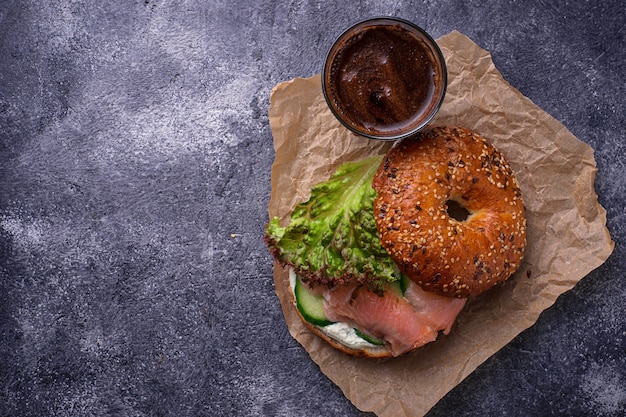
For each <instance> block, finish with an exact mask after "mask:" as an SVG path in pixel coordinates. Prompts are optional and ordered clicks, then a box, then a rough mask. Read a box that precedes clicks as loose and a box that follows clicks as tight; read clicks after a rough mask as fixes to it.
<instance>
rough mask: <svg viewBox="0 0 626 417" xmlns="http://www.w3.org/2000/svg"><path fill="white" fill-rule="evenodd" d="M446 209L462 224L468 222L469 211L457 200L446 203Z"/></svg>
mask: <svg viewBox="0 0 626 417" xmlns="http://www.w3.org/2000/svg"><path fill="white" fill-rule="evenodd" d="M446 207H447V209H446V210H447V212H448V215H449V216H450V217H452V218H453V219H455V220H458V221H460V222H464V221H465V220H467V218H468V217H469V215H470V212H469V210H468V209H466V208H465V207H464V206H463V205H462V204H461V203H459V202H458V201H456V200H448V201H446Z"/></svg>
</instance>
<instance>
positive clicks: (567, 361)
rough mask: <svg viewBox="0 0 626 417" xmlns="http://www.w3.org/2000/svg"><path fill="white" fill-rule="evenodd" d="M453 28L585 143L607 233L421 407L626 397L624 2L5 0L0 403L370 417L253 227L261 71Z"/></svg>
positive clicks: (262, 105) (272, 73)
mask: <svg viewBox="0 0 626 417" xmlns="http://www.w3.org/2000/svg"><path fill="white" fill-rule="evenodd" d="M374 15H395V16H399V17H403V18H406V19H409V20H412V21H414V22H415V23H417V24H419V25H421V26H423V27H425V28H426V29H427V30H428V31H430V33H431V34H432V35H433V36H434V37H439V36H442V35H444V34H446V33H448V32H450V31H451V30H454V29H457V30H459V31H461V32H463V33H465V34H466V35H468V36H469V37H470V38H472V39H473V40H474V41H475V42H476V43H478V44H479V45H480V46H482V47H483V48H485V49H487V50H489V51H490V52H491V53H492V55H493V59H494V62H495V64H496V66H497V67H498V68H499V69H500V71H501V72H502V73H503V75H504V77H505V78H506V79H507V80H508V81H509V82H510V83H511V84H512V85H513V86H515V87H516V88H518V89H519V90H520V91H521V92H522V93H523V94H525V95H526V96H528V97H529V98H530V99H532V100H533V101H534V102H535V103H536V104H538V105H539V106H541V107H542V108H543V109H544V110H546V111H547V112H548V113H550V114H552V115H553V116H554V117H556V118H557V119H559V120H560V121H561V122H562V123H563V124H564V125H565V126H567V127H568V128H569V129H570V130H571V131H572V132H573V133H574V134H575V135H576V136H577V137H578V138H580V139H581V140H582V141H584V142H586V143H588V144H589V145H591V146H592V147H593V148H594V149H595V156H596V159H597V163H598V167H599V171H598V174H597V177H596V190H597V192H598V195H599V200H600V203H601V204H602V205H603V206H604V207H606V209H607V217H608V227H609V229H610V231H611V233H612V236H613V239H614V240H615V242H616V246H615V251H614V253H613V255H612V256H611V258H610V259H609V260H608V262H607V263H606V264H604V265H603V266H602V267H600V268H599V269H597V270H596V271H594V272H592V273H591V274H590V275H589V276H588V277H586V278H585V279H584V280H582V281H581V282H580V284H579V285H577V286H576V287H575V288H574V289H573V290H572V291H570V292H568V293H566V294H565V295H563V296H562V297H561V298H559V300H558V301H557V303H556V304H555V305H554V306H553V307H552V308H550V309H549V310H547V311H546V312H545V313H544V314H543V315H542V316H541V318H540V319H539V321H538V323H537V324H536V325H535V326H534V327H532V328H531V329H529V330H528V331H525V332H524V333H522V334H521V335H520V336H519V337H517V338H516V339H515V340H514V341H513V342H512V343H510V344H509V345H508V346H507V347H505V348H504V349H503V350H502V351H500V352H499V353H498V354H496V355H495V356H494V357H492V358H491V359H490V360H488V361H487V362H486V363H485V364H483V365H482V366H481V367H480V368H479V369H478V370H476V371H475V372H474V373H473V374H472V375H471V376H470V377H469V378H467V379H466V380H465V381H464V382H462V383H461V384H460V385H459V386H458V387H457V388H455V389H454V390H453V391H452V392H451V393H450V394H449V395H447V396H446V397H445V398H444V399H443V400H442V401H441V402H440V403H439V404H438V405H437V406H436V407H435V408H433V409H432V410H431V412H430V414H429V415H430V416H449V415H458V416H484V415H509V416H543V415H568V416H569V415H602V416H617V415H622V414H624V413H626V317H625V315H624V310H625V305H626V286H625V285H624V284H625V282H626V281H625V278H624V272H625V268H624V266H625V263H626V262H625V260H626V248H625V243H624V242H625V239H626V226H625V225H626V198H625V195H626V164H625V160H626V157H625V156H624V154H625V153H626V140H625V138H624V133H623V132H624V126H625V121H626V120H625V104H626V100H625V99H624V97H626V70H625V69H624V68H625V64H626V59H625V58H626V52H625V51H626V48H625V46H626V42H625V32H626V29H625V27H626V6H625V5H624V2H623V1H621V0H612V1H598V2H594V1H569V2H556V1H543V0H527V1H513V0H509V1H502V2H498V3H495V2H494V3H489V2H485V1H482V0H481V1H460V0H443V1H424V2H419V1H404V2H403V1H393V0H385V1H358V2H344V1H329V2H323V1H314V0H289V1H284V2H279V1H277V0H258V1H244V0H230V1H221V0H211V1H203V2H200V1H180V2H170V1H165V0H141V1H139V0H135V1H106V2H84V1H73V0H68V1H63V2H36V1H32V0H26V1H12V0H1V1H0V415H2V416H63V417H66V416H233V415H250V416H361V415H364V414H363V413H361V412H359V411H358V410H357V409H355V408H354V406H352V405H351V404H350V402H349V401H348V400H346V399H345V397H343V395H342V393H341V392H340V390H339V389H338V388H337V387H336V386H334V385H333V384H332V383H331V382H330V381H329V380H328V379H327V378H326V377H325V376H324V375H323V374H321V373H320V372H319V369H318V368H317V367H316V365H315V364H314V363H313V362H312V361H310V359H309V357H308V355H307V354H306V352H305V351H304V350H303V349H302V348H301V347H300V346H299V345H298V344H297V343H296V342H295V341H294V340H293V339H292V338H291V337H290V336H289V334H288V332H287V329H286V326H285V324H284V321H283V317H282V313H281V311H280V307H279V303H278V299H277V298H276V296H275V293H274V288H273V283H272V264H271V259H270V257H269V255H268V253H267V251H266V249H265V246H264V245H263V243H262V240H261V238H262V233H263V228H264V225H265V223H266V221H267V210H266V207H267V203H268V199H269V192H270V187H269V174H270V167H271V164H272V161H273V156H274V155H273V149H272V138H271V134H270V129H269V125H268V119H267V110H268V106H269V93H270V90H271V89H272V87H273V86H274V85H275V84H277V83H279V82H281V81H286V80H289V79H291V78H293V77H308V76H311V75H314V74H316V73H318V72H319V71H320V68H321V65H322V60H323V56H324V53H325V51H326V50H327V48H328V47H329V46H330V43H331V42H332V40H333V38H334V37H335V36H336V35H338V33H339V32H340V31H342V30H343V29H344V28H346V27H347V26H348V25H349V24H351V23H353V22H354V21H356V20H360V19H362V18H366V17H371V16H374Z"/></svg>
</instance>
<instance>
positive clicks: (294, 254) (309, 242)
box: [265, 155, 398, 292]
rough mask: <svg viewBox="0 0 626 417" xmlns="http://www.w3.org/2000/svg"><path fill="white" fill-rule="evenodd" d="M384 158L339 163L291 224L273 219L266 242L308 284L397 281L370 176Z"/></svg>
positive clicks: (372, 284) (381, 284) (297, 209)
mask: <svg viewBox="0 0 626 417" xmlns="http://www.w3.org/2000/svg"><path fill="white" fill-rule="evenodd" d="M381 160H382V156H381V155H377V156H373V157H369V158H366V159H364V160H361V161H357V162H348V163H345V164H343V165H341V166H340V167H339V168H337V171H336V172H335V174H334V175H333V176H332V177H331V178H330V179H328V180H327V181H324V182H322V183H319V184H317V185H315V186H314V187H313V188H312V190H311V197H310V198H309V200H308V201H306V202H303V203H300V204H298V205H297V206H296V207H295V209H294V210H293V212H292V213H291V221H290V223H289V225H287V226H286V227H282V226H281V225H280V223H279V219H278V218H273V219H271V221H270V222H269V224H268V225H267V228H266V234H265V241H266V242H267V244H268V247H269V249H270V252H271V253H272V254H273V255H274V257H275V258H276V259H277V260H278V261H279V262H281V263H282V264H283V265H289V266H291V267H293V268H294V269H295V271H296V273H297V274H298V275H299V276H300V278H301V279H302V280H303V281H304V282H306V283H309V284H321V285H325V286H328V287H332V286H334V285H338V284H343V283H348V282H357V283H359V284H362V285H367V286H368V287H369V288H370V289H372V290H374V291H377V292H381V291H383V288H384V285H385V283H387V282H393V281H397V280H398V275H397V274H396V273H395V271H396V268H395V265H394V263H393V261H392V260H391V258H390V257H389V254H388V253H387V251H385V249H383V247H382V246H381V244H380V238H379V236H378V230H377V229H376V222H375V220H374V209H373V203H374V199H375V198H376V191H374V189H373V188H372V180H373V178H374V174H375V173H376V170H377V168H378V165H379V164H380V162H381Z"/></svg>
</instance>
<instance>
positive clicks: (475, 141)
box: [373, 127, 526, 297]
mask: <svg viewBox="0 0 626 417" xmlns="http://www.w3.org/2000/svg"><path fill="white" fill-rule="evenodd" d="M373 187H374V189H375V190H376V192H377V198H376V200H375V202H374V215H375V217H376V222H377V227H378V230H379V233H380V238H381V243H382V245H383V247H384V248H385V249H386V250H387V251H388V252H389V254H390V255H391V257H392V259H393V260H394V262H395V263H396V264H397V265H398V267H399V268H400V269H401V270H402V272H404V273H405V274H406V275H407V276H408V277H409V278H410V279H411V280H413V281H414V282H415V283H417V284H418V285H420V286H421V287H422V288H424V289H425V290H432V291H436V292H438V293H440V294H443V295H448V296H452V297H469V296H475V295H478V294H480V293H482V292H484V291H486V290H488V289H489V288H491V287H493V286H494V285H496V284H498V283H500V282H502V281H504V280H506V279H507V278H509V277H510V276H511V274H513V272H515V270H516V269H517V268H518V267H519V265H520V262H521V261H522V258H523V256H524V249H525V246H526V217H525V213H524V205H523V202H522V195H521V190H520V187H519V184H518V182H517V180H516V178H515V175H514V174H513V171H512V170H511V167H510V166H509V164H508V163H507V161H506V160H505V159H504V157H503V155H502V154H501V153H500V152H499V151H498V150H497V149H496V148H495V147H494V146H493V145H492V144H491V143H489V142H488V141H487V140H486V139H484V138H482V137H480V136H479V135H477V134H476V133H474V132H472V131H470V130H467V129H465V128H461V127H434V128H431V129H429V130H426V131H422V132H420V133H418V134H417V135H416V136H412V137H410V138H406V139H403V140H401V141H399V142H397V143H396V144H394V146H393V147H392V148H391V149H390V150H389V152H388V153H387V155H386V156H385V157H384V158H383V161H382V163H381V165H380V167H379V168H378V171H377V173H376V176H375V178H374V181H373ZM453 205H454V206H456V205H459V206H461V207H462V208H463V210H462V211H463V215H462V216H459V215H456V214H455V215H451V213H452V212H451V211H450V208H451V207H452V206H453Z"/></svg>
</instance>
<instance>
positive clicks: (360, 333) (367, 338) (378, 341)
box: [354, 328, 385, 346]
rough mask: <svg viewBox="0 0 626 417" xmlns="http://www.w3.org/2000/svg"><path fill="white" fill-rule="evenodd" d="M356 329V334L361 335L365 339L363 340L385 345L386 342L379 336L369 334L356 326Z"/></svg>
mask: <svg viewBox="0 0 626 417" xmlns="http://www.w3.org/2000/svg"><path fill="white" fill-rule="evenodd" d="M354 331H355V332H356V335H357V336H359V337H360V338H361V339H363V340H365V341H367V342H369V343H371V344H373V345H376V346H383V345H384V344H385V342H384V341H382V340H381V339H378V338H377V337H373V336H370V335H367V334H365V333H363V332H362V331H360V330H359V329H357V328H354Z"/></svg>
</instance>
